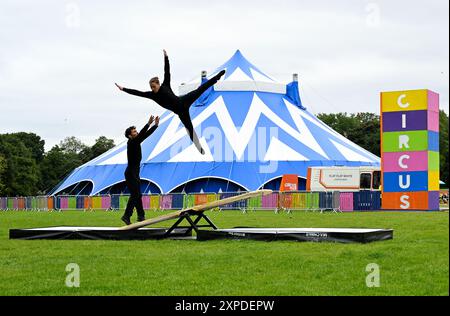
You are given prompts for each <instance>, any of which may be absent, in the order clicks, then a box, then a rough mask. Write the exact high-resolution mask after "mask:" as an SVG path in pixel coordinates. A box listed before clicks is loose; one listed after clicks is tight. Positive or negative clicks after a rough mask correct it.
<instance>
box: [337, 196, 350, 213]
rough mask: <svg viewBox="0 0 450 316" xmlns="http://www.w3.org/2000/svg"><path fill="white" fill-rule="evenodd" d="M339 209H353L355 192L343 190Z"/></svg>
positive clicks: (345, 210) (348, 210) (343, 210)
mask: <svg viewBox="0 0 450 316" xmlns="http://www.w3.org/2000/svg"><path fill="white" fill-rule="evenodd" d="M339 209H340V210H341V211H342V212H351V211H353V193H352V192H341V193H340V195H339Z"/></svg>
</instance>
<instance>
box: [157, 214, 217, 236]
mask: <svg viewBox="0 0 450 316" xmlns="http://www.w3.org/2000/svg"><path fill="white" fill-rule="evenodd" d="M191 216H197V217H196V218H195V219H194V220H193V219H192V218H191ZM201 219H204V220H205V221H206V222H207V223H208V224H207V225H198V223H199V222H200V220H201ZM183 220H186V221H187V222H188V223H189V226H180V224H181V223H182V222H183ZM199 227H210V228H212V229H217V226H216V225H214V223H213V222H212V221H211V219H210V218H209V217H208V216H206V215H205V214H204V213H203V212H185V213H183V214H182V215H181V216H180V218H178V220H177V221H176V222H175V224H173V225H172V226H171V227H170V228H169V229H168V230H167V232H166V233H165V235H166V236H168V235H170V233H172V231H173V230H175V229H176V228H187V230H186V232H185V235H186V236H189V235H190V234H191V232H192V230H194V231H195V232H196V233H197V232H198V229H199Z"/></svg>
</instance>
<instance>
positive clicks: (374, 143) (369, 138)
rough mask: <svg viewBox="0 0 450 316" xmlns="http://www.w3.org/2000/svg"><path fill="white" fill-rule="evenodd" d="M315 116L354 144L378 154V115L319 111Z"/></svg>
mask: <svg viewBox="0 0 450 316" xmlns="http://www.w3.org/2000/svg"><path fill="white" fill-rule="evenodd" d="M317 117H318V118H319V119H320V120H321V121H322V122H324V123H325V124H327V125H328V126H330V127H331V128H332V129H334V130H335V131H336V132H338V133H339V134H341V135H343V136H344V137H346V138H348V139H349V140H351V141H352V142H354V143H355V144H357V145H359V146H361V147H362V148H364V149H366V150H368V151H370V152H371V153H373V154H375V155H377V156H380V117H379V116H378V115H376V114H374V113H357V114H347V113H346V112H344V113H330V114H326V113H320V114H318V115H317Z"/></svg>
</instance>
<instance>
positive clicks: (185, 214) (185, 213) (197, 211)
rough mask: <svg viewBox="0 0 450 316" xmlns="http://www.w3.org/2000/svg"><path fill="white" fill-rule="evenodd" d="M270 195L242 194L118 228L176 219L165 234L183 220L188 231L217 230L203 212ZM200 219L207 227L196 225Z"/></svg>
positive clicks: (262, 193) (259, 191)
mask: <svg viewBox="0 0 450 316" xmlns="http://www.w3.org/2000/svg"><path fill="white" fill-rule="evenodd" d="M271 193H272V190H268V189H264V190H258V191H253V192H248V193H243V194H240V195H236V196H231V197H228V198H225V199H221V200H217V201H213V202H209V203H205V204H201V205H196V206H193V207H189V208H185V209H182V210H180V211H176V212H173V213H169V214H166V215H162V216H158V217H155V218H150V219H147V220H144V221H142V222H137V223H133V224H131V225H127V226H123V227H120V228H119V230H132V229H138V228H141V227H145V226H149V225H153V224H157V223H160V222H164V221H168V220H171V219H175V218H178V221H177V222H176V223H175V224H174V225H173V226H172V227H171V228H170V229H169V230H168V231H167V234H170V233H171V232H172V231H173V230H174V229H175V228H180V227H179V226H178V225H179V224H180V223H181V222H182V221H183V220H184V219H186V220H187V221H188V222H189V224H190V226H189V228H190V230H192V229H194V230H195V231H197V228H198V227H212V228H213V229H217V227H216V226H215V225H214V224H213V223H212V222H211V220H210V219H209V218H208V217H207V216H206V215H205V214H203V212H205V211H207V210H210V209H213V208H216V207H219V206H223V205H227V204H231V203H234V202H239V201H243V200H247V199H250V198H252V197H256V196H260V195H269V194H271ZM191 215H195V216H197V218H196V219H195V220H192V219H191V218H190V216H191ZM202 218H203V219H204V220H205V221H206V222H207V223H208V225H198V222H199V221H200V220H201V219H202Z"/></svg>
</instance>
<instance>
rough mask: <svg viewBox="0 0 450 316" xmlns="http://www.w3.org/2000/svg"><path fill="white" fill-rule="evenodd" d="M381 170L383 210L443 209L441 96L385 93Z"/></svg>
mask: <svg viewBox="0 0 450 316" xmlns="http://www.w3.org/2000/svg"><path fill="white" fill-rule="evenodd" d="M381 168H382V176H383V185H382V189H383V192H382V208H383V209H391V210H438V209H439V95H438V94H437V93H435V92H432V91H430V90H408V91H394V92H382V93H381ZM436 192H437V193H436Z"/></svg>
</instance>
